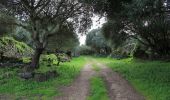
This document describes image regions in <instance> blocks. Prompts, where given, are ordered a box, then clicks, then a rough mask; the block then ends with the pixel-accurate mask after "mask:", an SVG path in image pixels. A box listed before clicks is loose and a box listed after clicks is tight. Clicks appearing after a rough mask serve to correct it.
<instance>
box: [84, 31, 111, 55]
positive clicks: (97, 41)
mask: <svg viewBox="0 0 170 100" xmlns="http://www.w3.org/2000/svg"><path fill="white" fill-rule="evenodd" d="M86 45H87V46H89V47H91V48H92V49H94V50H95V51H96V52H97V53H99V54H101V53H103V54H109V53H110V47H109V45H108V44H107V42H106V40H105V38H104V36H103V34H102V32H101V30H100V29H94V30H92V31H90V32H89V33H88V34H87V37H86ZM101 51H102V52H101Z"/></svg>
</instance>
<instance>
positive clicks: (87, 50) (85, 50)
mask: <svg viewBox="0 0 170 100" xmlns="http://www.w3.org/2000/svg"><path fill="white" fill-rule="evenodd" d="M76 52H77V53H78V54H80V55H93V54H94V53H95V51H94V50H92V48H91V47H89V46H86V45H82V46H79V47H77V49H76Z"/></svg>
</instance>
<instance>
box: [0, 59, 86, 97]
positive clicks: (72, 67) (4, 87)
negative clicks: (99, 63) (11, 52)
mask: <svg viewBox="0 0 170 100" xmlns="http://www.w3.org/2000/svg"><path fill="white" fill-rule="evenodd" d="M85 63H86V60H85V59H84V57H79V58H74V59H73V60H71V62H66V63H61V64H60V66H59V67H58V66H55V65H53V66H52V67H48V66H46V64H44V63H43V64H41V67H40V69H38V70H37V71H38V72H46V71H48V70H56V71H57V72H58V73H59V74H60V76H59V77H57V78H55V79H50V80H48V81H46V82H39V83H38V82H35V81H32V80H21V79H20V78H19V77H18V76H17V71H18V70H19V69H12V68H1V69H0V85H1V86H0V94H4V95H10V96H12V97H14V99H21V98H22V97H24V98H28V99H29V100H37V99H39V98H41V99H43V100H48V99H49V100H51V99H52V97H54V96H56V95H60V93H59V92H58V88H59V87H60V86H62V85H68V84H70V83H71V82H72V81H73V79H74V78H75V77H76V76H77V75H78V74H79V73H80V70H81V68H82V67H83V65H84V64H85ZM4 77H5V78H4Z"/></svg>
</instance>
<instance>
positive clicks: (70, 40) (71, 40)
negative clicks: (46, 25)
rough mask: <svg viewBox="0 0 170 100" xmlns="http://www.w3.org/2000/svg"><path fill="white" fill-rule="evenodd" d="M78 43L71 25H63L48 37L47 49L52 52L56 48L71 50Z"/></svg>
mask: <svg viewBox="0 0 170 100" xmlns="http://www.w3.org/2000/svg"><path fill="white" fill-rule="evenodd" d="M66 36H67V37H66ZM78 45H79V40H78V36H77V34H76V33H75V32H74V29H73V27H72V26H70V27H68V26H63V28H62V29H60V31H59V32H58V33H56V34H55V35H54V36H53V37H50V38H49V39H48V45H47V49H48V50H50V51H52V52H54V51H56V50H63V51H67V50H73V49H74V48H75V47H76V46H78Z"/></svg>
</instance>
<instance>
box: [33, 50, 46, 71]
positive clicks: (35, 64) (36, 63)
mask: <svg viewBox="0 0 170 100" xmlns="http://www.w3.org/2000/svg"><path fill="white" fill-rule="evenodd" d="M43 50H44V49H43V48H36V50H35V53H34V55H33V57H32V62H31V65H30V67H31V68H32V69H36V68H39V59H40V55H41V54H42V52H43Z"/></svg>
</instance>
